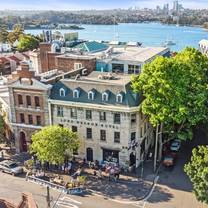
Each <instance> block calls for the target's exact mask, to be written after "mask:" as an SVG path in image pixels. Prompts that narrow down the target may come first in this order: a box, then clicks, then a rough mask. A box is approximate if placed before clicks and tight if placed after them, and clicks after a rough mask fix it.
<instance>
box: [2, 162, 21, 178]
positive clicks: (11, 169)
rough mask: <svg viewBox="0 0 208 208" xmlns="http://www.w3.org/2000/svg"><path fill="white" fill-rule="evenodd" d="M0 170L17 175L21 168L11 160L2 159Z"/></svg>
mask: <svg viewBox="0 0 208 208" xmlns="http://www.w3.org/2000/svg"><path fill="white" fill-rule="evenodd" d="M0 171H2V172H5V173H10V174H12V175H18V174H21V173H23V168H22V167H20V166H19V165H18V164H17V163H15V162H13V161H11V160H4V161H2V162H0Z"/></svg>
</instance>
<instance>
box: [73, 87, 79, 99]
mask: <svg viewBox="0 0 208 208" xmlns="http://www.w3.org/2000/svg"><path fill="white" fill-rule="evenodd" d="M73 98H79V90H78V89H75V90H74V91H73Z"/></svg>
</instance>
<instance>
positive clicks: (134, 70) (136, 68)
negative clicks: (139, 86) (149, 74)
mask: <svg viewBox="0 0 208 208" xmlns="http://www.w3.org/2000/svg"><path fill="white" fill-rule="evenodd" d="M140 69H141V66H140V65H128V74H139V73H140Z"/></svg>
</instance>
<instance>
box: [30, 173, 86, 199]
mask: <svg viewBox="0 0 208 208" xmlns="http://www.w3.org/2000/svg"><path fill="white" fill-rule="evenodd" d="M26 180H27V181H31V182H34V183H37V184H40V185H42V186H46V187H47V186H48V187H49V188H52V189H54V190H57V191H59V192H63V193H66V194H72V195H76V194H81V193H83V189H84V188H83V187H76V188H70V189H67V188H65V187H64V186H61V185H58V184H55V183H52V182H49V181H45V180H42V179H40V178H36V177H33V176H28V177H27V178H26Z"/></svg>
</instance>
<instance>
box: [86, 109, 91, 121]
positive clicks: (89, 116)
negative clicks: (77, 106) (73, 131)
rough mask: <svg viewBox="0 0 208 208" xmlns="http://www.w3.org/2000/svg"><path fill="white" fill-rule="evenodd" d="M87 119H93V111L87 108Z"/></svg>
mask: <svg viewBox="0 0 208 208" xmlns="http://www.w3.org/2000/svg"><path fill="white" fill-rule="evenodd" d="M86 119H87V120H91V119H92V111H91V110H86Z"/></svg>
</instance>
